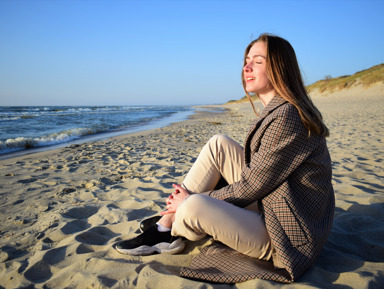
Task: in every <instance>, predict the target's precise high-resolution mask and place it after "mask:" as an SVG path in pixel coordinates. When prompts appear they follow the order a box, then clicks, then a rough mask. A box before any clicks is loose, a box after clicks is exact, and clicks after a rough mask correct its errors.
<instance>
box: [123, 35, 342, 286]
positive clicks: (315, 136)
mask: <svg viewBox="0 0 384 289" xmlns="http://www.w3.org/2000/svg"><path fill="white" fill-rule="evenodd" d="M242 82H243V87H244V89H245V91H246V94H247V96H248V97H249V93H255V94H256V95H257V96H258V97H259V98H260V100H261V101H262V103H263V105H264V109H263V111H262V113H261V115H260V116H259V117H258V118H257V119H256V121H255V123H254V124H253V125H252V127H251V129H250V131H249V133H248V136H247V138H246V139H245V143H244V149H243V148H242V147H241V146H240V145H238V144H237V143H235V142H234V141H233V140H231V139H230V138H228V137H225V136H215V137H213V138H212V139H211V140H210V141H209V142H208V143H207V144H206V145H205V147H204V148H203V149H202V151H201V153H200V155H199V157H198V158H197V160H196V162H195V163H194V165H193V166H192V168H191V170H190V171H189V173H188V174H187V176H186V178H185V180H184V182H183V184H182V185H181V186H179V185H174V188H175V192H174V193H172V195H171V196H170V197H169V198H168V199H167V200H166V204H167V206H166V211H164V212H163V213H162V215H163V217H162V218H161V219H160V220H159V222H158V225H157V226H156V225H155V226H152V227H150V228H149V229H148V230H146V231H144V233H143V234H141V235H139V236H138V237H136V238H134V239H132V240H128V241H123V242H121V243H119V244H118V245H117V250H118V251H119V252H121V253H126V254H134V255H138V254H148V253H151V252H154V251H157V252H165V253H177V252H179V251H180V250H182V249H183V240H182V239H181V238H179V239H176V240H175V239H172V238H173V237H172V236H182V237H185V238H187V239H189V240H192V241H195V240H199V239H201V238H203V237H205V236H206V235H210V236H212V237H213V239H214V240H215V241H218V242H220V243H222V244H224V245H226V246H225V247H223V246H222V248H228V250H229V251H228V250H227V249H224V251H222V250H221V251H220V250H218V251H217V250H216V251H215V250H213V251H212V252H214V253H212V252H211V253H209V252H208V251H207V250H206V251H205V252H204V253H202V254H201V256H199V257H198V258H196V259H197V261H195V260H194V261H192V264H191V267H190V268H184V269H183V271H182V275H183V276H187V277H191V278H198V279H203V280H208V281H214V282H227V283H233V282H239V281H244V280H247V279H250V278H265V279H271V280H276V281H281V282H292V281H294V280H296V279H297V278H298V277H299V276H300V275H301V274H302V273H303V272H305V270H306V269H307V268H308V267H309V266H310V265H311V264H312V263H313V262H314V261H315V259H316V257H317V256H318V255H319V253H320V251H321V249H322V247H323V245H324V243H325V241H326V239H327V236H328V234H329V231H330V229H331V225H332V220H333V214H334V206H335V205H334V193H333V188H332V184H331V178H332V175H331V159H330V156H329V153H328V149H327V146H326V141H325V137H326V136H328V129H327V127H326V126H325V124H324V123H323V120H322V116H321V114H320V112H319V111H318V110H317V109H316V107H315V106H314V104H313V103H312V101H311V100H310V98H309V96H308V94H307V92H306V90H305V87H304V84H303V81H302V77H301V74H300V70H299V66H298V63H297V59H296V55H295V52H294V50H293V48H292V46H291V45H290V44H289V42H287V41H286V40H284V39H282V38H280V37H277V36H274V35H270V34H262V35H261V36H260V37H259V38H258V39H256V40H255V41H253V42H251V43H250V44H249V45H248V47H247V48H246V51H245V57H244V67H243V73H242ZM249 99H250V97H249ZM251 104H252V101H251ZM252 107H253V104H252ZM253 109H254V107H253ZM254 111H255V109H254ZM255 113H256V111H255ZM220 179H224V180H225V181H226V183H227V185H226V186H224V187H222V188H219V189H218V188H217V184H218V183H219V181H220ZM160 242H164V243H162V244H160V245H159V243H160ZM229 248H231V249H233V250H234V251H233V250H231V249H229ZM230 251H232V253H230V255H231V254H232V255H231V262H232V261H233V260H235V259H236V260H239V262H240V263H239V264H240V266H242V264H243V265H244V266H242V270H237V271H243V269H244V268H251V269H250V270H248V271H247V270H246V269H244V272H236V268H235V267H233V268H230V269H228V268H227V267H228V266H230V265H228V263H225V262H222V261H221V260H225V257H224V256H225V255H227V256H228V252H230ZM237 252H238V253H237ZM218 256H219V257H218ZM249 257H251V258H249ZM221 258H223V259H221ZM250 260H251V261H250ZM253 260H256V261H253ZM258 260H260V261H258ZM246 262H248V265H249V264H251V265H249V266H250V267H249V266H248V265H246ZM249 262H251V263H249ZM239 264H237V265H236V266H238V265H239ZM271 264H273V266H270V265H271ZM247 266H248V267H247Z"/></svg>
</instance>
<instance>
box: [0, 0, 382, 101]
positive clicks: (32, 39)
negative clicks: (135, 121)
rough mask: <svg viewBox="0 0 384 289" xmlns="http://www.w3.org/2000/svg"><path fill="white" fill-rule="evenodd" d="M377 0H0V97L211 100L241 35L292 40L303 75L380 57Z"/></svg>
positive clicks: (315, 76) (227, 95) (227, 87)
mask: <svg viewBox="0 0 384 289" xmlns="http://www.w3.org/2000/svg"><path fill="white" fill-rule="evenodd" d="M383 11H384V1H382V0H331V1H328V0H323V1H320V0H308V1H305V0H281V1H276V0H271V1H267V0H264V1H245V0H232V1H231V0H223V1H220V0H202V1H200V0H191V1H188V0H168V1H167V0H145V1H138V0H136V1H130V0H127V1H122V0H121V1H116V0H105V1H100V0H76V1H75V0H65V1H64V0H61V1H60V0H57V1H54V0H51V1H48V0H46V1H39V0H29V1H22V0H0V105H135V104H212V103H224V102H226V101H228V100H231V99H239V98H241V97H242V96H244V92H243V88H242V86H241V81H240V74H241V68H242V58H243V52H244V49H245V47H246V46H247V44H248V43H249V42H250V41H251V40H253V39H254V38H257V36H258V35H259V34H261V33H263V32H270V33H274V34H277V35H279V36H281V37H283V38H285V39H287V40H288V41H289V42H290V43H291V44H292V46H293V47H294V49H295V51H296V54H297V57H298V60H299V65H300V68H301V70H302V74H303V77H304V80H305V83H306V84H311V83H313V82H316V81H317V80H320V79H322V78H324V76H326V75H331V76H332V77H337V76H342V75H347V74H353V73H355V72H357V71H360V70H363V69H366V68H369V67H371V66H373V65H377V64H380V63H383V62H384V17H383Z"/></svg>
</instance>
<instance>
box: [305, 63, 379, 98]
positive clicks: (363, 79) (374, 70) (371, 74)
mask: <svg viewBox="0 0 384 289" xmlns="http://www.w3.org/2000/svg"><path fill="white" fill-rule="evenodd" d="M379 82H384V63H382V64H379V65H375V66H373V67H371V68H369V69H365V70H362V71H359V72H356V73H355V74H353V75H345V76H340V77H335V78H330V79H328V78H327V79H322V80H319V81H317V82H315V83H313V84H311V85H309V86H307V91H308V92H311V91H314V90H316V89H318V90H319V92H320V93H323V92H333V91H340V90H342V89H346V88H350V87H352V86H355V85H363V86H364V87H369V86H371V85H373V84H375V83H379Z"/></svg>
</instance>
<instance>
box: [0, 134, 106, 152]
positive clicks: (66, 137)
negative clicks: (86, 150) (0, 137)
mask: <svg viewBox="0 0 384 289" xmlns="http://www.w3.org/2000/svg"><path fill="white" fill-rule="evenodd" d="M98 132H100V131H99V130H98V129H93V128H76V129H70V130H66V131H62V132H58V133H54V134H50V135H48V136H43V137H37V138H31V137H27V138H26V137H17V138H12V139H7V140H6V141H0V154H4V153H10V152H14V151H20V150H24V149H30V148H36V147H42V146H50V145H57V144H61V143H66V142H69V141H72V140H76V139H79V138H81V137H83V136H86V135H92V134H95V133H98Z"/></svg>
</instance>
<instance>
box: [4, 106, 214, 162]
mask: <svg viewBox="0 0 384 289" xmlns="http://www.w3.org/2000/svg"><path fill="white" fill-rule="evenodd" d="M190 107H191V108H192V111H186V112H178V113H175V114H172V115H171V116H168V117H165V118H163V119H159V120H156V121H153V122H149V123H145V124H143V125H140V126H136V127H130V128H126V129H120V130H115V131H109V132H103V133H97V134H93V135H88V136H83V137H80V138H78V139H75V140H71V141H67V142H63V143H59V144H53V145H44V146H39V147H33V148H29V149H23V150H16V151H11V152H7V153H3V154H0V161H1V160H4V159H9V158H15V157H22V156H24V155H30V154H35V153H40V152H45V151H50V150H55V149H60V148H64V147H67V146H71V145H77V144H83V143H89V142H97V141H103V140H108V139H110V138H114V137H119V136H125V135H130V134H135V133H143V132H145V131H151V130H154V129H156V128H162V127H166V126H169V125H172V124H173V123H177V122H182V121H186V120H188V119H189V118H190V117H191V116H192V115H193V114H195V113H196V111H198V110H202V109H204V108H205V107H211V108H216V107H217V109H219V108H220V105H194V106H190Z"/></svg>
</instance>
